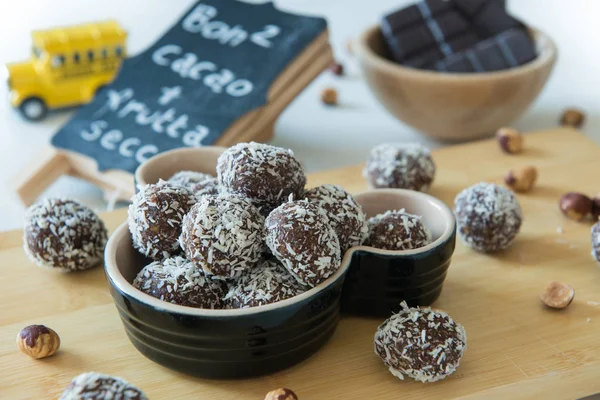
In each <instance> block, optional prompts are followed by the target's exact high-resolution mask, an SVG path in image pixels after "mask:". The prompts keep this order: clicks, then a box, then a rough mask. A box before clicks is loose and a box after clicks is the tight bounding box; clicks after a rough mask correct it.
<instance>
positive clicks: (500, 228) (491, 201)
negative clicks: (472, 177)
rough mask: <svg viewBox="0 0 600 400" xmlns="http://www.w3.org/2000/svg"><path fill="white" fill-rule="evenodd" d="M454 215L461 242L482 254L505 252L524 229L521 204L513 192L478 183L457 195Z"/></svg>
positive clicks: (489, 184) (497, 186)
mask: <svg viewBox="0 0 600 400" xmlns="http://www.w3.org/2000/svg"><path fill="white" fill-rule="evenodd" d="M454 213H455V214H456V223H457V225H458V234H459V236H460V237H461V239H462V240H463V241H464V242H465V243H466V244H467V245H469V246H471V247H472V248H473V249H475V250H477V251H481V252H493V251H498V250H504V249H506V248H507V247H508V246H510V244H511V243H512V242H513V240H514V238H515V237H516V236H517V234H518V233H519V230H520V229H521V221H522V219H523V216H522V212H521V206H520V205H519V201H518V200H517V198H516V197H515V195H514V194H513V192H511V191H510V190H508V189H506V188H504V187H502V186H499V185H494V184H492V183H485V182H482V183H478V184H476V185H473V186H471V187H469V188H467V189H465V190H463V191H462V192H460V193H459V194H458V196H456V199H455V200H454Z"/></svg>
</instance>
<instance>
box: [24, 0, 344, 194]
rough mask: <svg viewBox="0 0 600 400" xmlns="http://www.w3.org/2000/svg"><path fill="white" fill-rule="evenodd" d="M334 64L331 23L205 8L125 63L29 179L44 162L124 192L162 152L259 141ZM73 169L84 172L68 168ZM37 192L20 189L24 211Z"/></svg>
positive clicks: (269, 7)
mask: <svg viewBox="0 0 600 400" xmlns="http://www.w3.org/2000/svg"><path fill="white" fill-rule="evenodd" d="M331 60H332V57H331V48H330V46H329V41H328V38H327V23H326V21H325V20H324V19H323V18H317V17H309V16H302V15H295V14H290V13H286V12H282V11H280V10H278V9H276V8H275V6H274V5H273V3H271V2H267V3H262V4H251V3H246V2H242V1H237V0H201V1H198V2H196V3H195V4H194V5H193V6H192V7H191V8H190V9H189V10H188V11H187V12H186V13H185V14H184V15H183V16H182V17H181V18H180V19H179V21H177V22H176V23H175V24H174V25H173V26H172V27H171V28H170V29H169V30H168V31H167V32H166V33H165V34H164V35H163V36H162V37H161V38H160V39H158V40H157V41H156V42H155V43H154V44H153V45H152V46H150V48H148V49H147V50H146V51H144V52H143V53H141V54H140V55H138V56H135V57H132V58H129V59H126V60H125V61H124V62H123V65H122V67H121V71H120V72H119V74H118V77H117V78H116V79H115V81H114V82H113V83H112V84H111V85H110V86H108V87H106V88H104V89H103V90H101V91H100V92H99V93H98V95H97V96H96V98H95V99H94V100H93V101H92V102H91V103H89V104H87V105H85V106H83V107H81V108H80V109H79V110H78V111H77V112H76V113H75V115H74V116H73V118H72V119H71V120H70V121H69V122H67V123H66V124H65V125H64V126H63V127H62V128H61V129H60V130H59V131H58V132H57V133H56V134H55V135H54V137H53V138H52V141H51V143H52V145H53V146H54V147H55V148H56V149H58V150H57V151H55V153H52V152H46V154H45V155H42V157H40V160H42V161H37V164H36V165H34V166H32V167H29V168H28V174H29V175H30V176H32V178H31V179H34V178H33V177H34V176H35V177H36V178H35V179H37V180H41V177H42V176H43V173H42V172H40V169H43V167H42V165H41V164H40V163H41V162H45V163H46V164H48V163H50V162H53V163H55V164H59V165H61V166H62V167H61V168H60V169H57V171H60V172H64V171H68V173H70V174H72V175H76V176H79V177H83V178H84V179H87V180H90V181H93V182H95V183H97V184H99V185H101V186H103V187H104V188H105V190H108V189H110V188H111V187H112V188H115V187H117V188H119V187H120V188H121V189H123V187H124V186H129V184H128V182H129V178H130V177H132V174H133V172H134V171H135V169H136V168H137V167H138V165H139V164H140V163H142V162H144V161H145V160H147V159H148V158H150V157H152V156H154V155H155V154H158V153H160V152H163V151H166V150H170V149H174V148H178V147H184V146H190V147H196V146H206V145H212V144H219V145H230V144H232V143H234V142H237V141H240V140H243V141H246V140H252V139H254V137H253V136H252V135H256V136H257V137H259V135H260V134H261V133H260V132H258V129H259V128H261V129H264V128H265V127H266V126H268V125H272V124H273V123H274V119H275V118H276V116H277V115H278V114H279V112H281V111H282V110H283V108H284V107H285V105H287V104H288V103H289V102H290V101H291V100H292V99H293V98H294V97H295V96H296V95H297V94H298V93H299V92H300V91H301V90H302V89H303V88H304V87H305V86H306V85H307V84H308V83H309V82H310V81H312V79H314V77H316V76H317V75H318V73H320V72H321V71H322V70H323V69H325V68H326V66H327V65H328V64H329V63H330V62H331ZM284 77H285V79H283V78H284ZM274 83H275V85H274ZM274 87H276V88H277V90H275V91H274V90H273V89H274ZM274 92H276V96H275V97H274ZM258 110H260V111H258ZM259 114H260V118H259ZM249 116H252V117H253V118H255V119H256V121H259V122H253V121H254V120H253V119H251V118H249ZM242 122H243V123H242ZM253 125H257V126H253ZM258 125H260V126H258ZM234 131H235V134H233V132H234ZM263 137H264V135H263ZM224 139H227V140H224ZM58 156H60V157H62V159H61V160H58V159H57V157H58ZM73 160H75V161H76V162H77V163H78V164H79V165H78V166H73V165H71V166H69V165H67V164H69V163H71V162H72V161H73ZM81 165H84V167H83V168H80V166H81ZM92 169H93V171H92ZM123 174H125V175H123ZM26 175H27V174H26ZM122 176H126V177H127V178H126V179H125V180H123V179H122V182H117V183H115V184H114V185H111V184H109V183H108V184H107V182H110V180H111V179H112V178H114V177H118V179H121V177H122ZM107 177H108V178H107ZM25 178H26V179H28V178H27V176H25ZM43 178H44V179H43V180H44V182H43V183H44V184H45V185H46V186H47V185H48V184H49V183H48V181H49V178H47V177H46V176H43ZM131 179H132V178H131ZM123 181H127V183H126V184H124V183H123ZM50 183H51V182H50ZM25 186H26V187H27V190H25V189H23V187H25ZM34 186H35V185H34V184H33V183H31V182H26V184H23V185H21V187H19V186H18V187H17V192H18V193H19V195H20V197H21V199H22V200H23V201H24V202H25V203H26V204H27V203H30V202H31V201H33V196H34V195H35V194H36V193H34V191H33V190H32V189H33V187H34ZM132 186H133V185H131V191H132V190H133V187H132ZM41 190H43V188H41V187H40V190H38V192H41ZM25 192H26V193H25ZM126 192H129V189H128V190H126Z"/></svg>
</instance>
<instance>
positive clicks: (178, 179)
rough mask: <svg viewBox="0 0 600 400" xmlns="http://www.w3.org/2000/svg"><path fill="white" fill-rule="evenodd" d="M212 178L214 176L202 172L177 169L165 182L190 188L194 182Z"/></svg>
mask: <svg viewBox="0 0 600 400" xmlns="http://www.w3.org/2000/svg"><path fill="white" fill-rule="evenodd" d="M212 178H214V176H212V175H210V174H205V173H204V172H196V171H179V172H176V173H175V174H173V176H172V177H170V178H169V179H168V181H167V182H171V183H174V184H176V185H179V186H183V187H186V188H188V189H190V190H191V189H192V187H193V186H194V185H195V184H197V183H200V182H204V181H206V180H208V179H212Z"/></svg>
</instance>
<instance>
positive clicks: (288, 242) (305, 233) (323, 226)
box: [266, 200, 341, 287]
mask: <svg viewBox="0 0 600 400" xmlns="http://www.w3.org/2000/svg"><path fill="white" fill-rule="evenodd" d="M266 229H267V237H266V242H267V246H268V247H269V249H270V250H271V252H272V253H273V255H275V257H277V259H278V260H279V261H280V262H281V263H282V264H283V266H284V267H285V268H286V269H287V270H288V271H289V272H290V273H291V274H292V275H293V276H294V277H295V278H296V279H297V280H298V282H300V283H301V284H303V285H307V286H310V287H314V286H316V285H318V284H319V283H321V282H323V281H324V280H325V279H327V278H329V277H330V276H331V275H333V274H334V273H335V271H337V269H338V268H339V267H340V256H341V251H340V242H339V240H338V237H337V234H336V233H335V230H334V229H333V227H332V226H331V224H330V222H329V219H328V218H327V215H326V214H325V211H324V210H323V209H322V208H321V207H319V206H317V205H316V204H313V203H310V202H308V201H307V200H301V201H290V202H287V203H285V204H282V205H281V206H279V207H277V208H276V209H275V210H273V211H272V212H271V213H270V214H269V216H268V217H267V221H266Z"/></svg>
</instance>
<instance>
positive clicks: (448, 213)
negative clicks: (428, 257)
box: [342, 189, 456, 264]
mask: <svg viewBox="0 0 600 400" xmlns="http://www.w3.org/2000/svg"><path fill="white" fill-rule="evenodd" d="M374 192H378V193H384V194H392V195H397V196H402V197H415V198H417V199H420V200H421V201H428V202H431V203H433V204H434V205H435V207H436V208H438V209H439V210H440V211H441V212H442V215H443V216H444V218H445V220H446V221H447V222H448V223H447V224H446V229H444V232H443V233H442V235H441V236H440V237H439V238H437V239H436V240H434V241H433V242H431V243H429V244H428V245H427V246H423V247H419V248H416V249H411V250H385V249H378V248H376V247H371V246H364V245H361V246H354V247H351V248H350V249H348V251H346V254H345V255H344V259H343V260H342V264H343V263H344V262H350V260H351V259H352V254H353V253H355V252H357V251H363V252H368V253H372V254H378V255H383V256H400V257H405V256H414V255H420V254H423V253H428V252H430V251H432V250H435V249H436V248H438V247H440V246H441V245H443V244H444V243H446V242H447V241H448V240H449V239H450V238H451V237H452V235H453V234H454V233H455V232H456V217H455V216H454V212H452V210H451V209H450V207H448V206H447V205H446V203H444V202H443V201H442V200H440V199H438V198H437V197H435V196H432V195H430V194H428V193H423V192H417V191H414V190H408V189H371V190H366V191H363V192H360V193H357V194H355V195H353V196H354V198H355V199H356V198H360V197H361V196H364V195H366V194H373V193H374ZM357 202H358V203H359V204H360V201H359V200H357Z"/></svg>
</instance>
